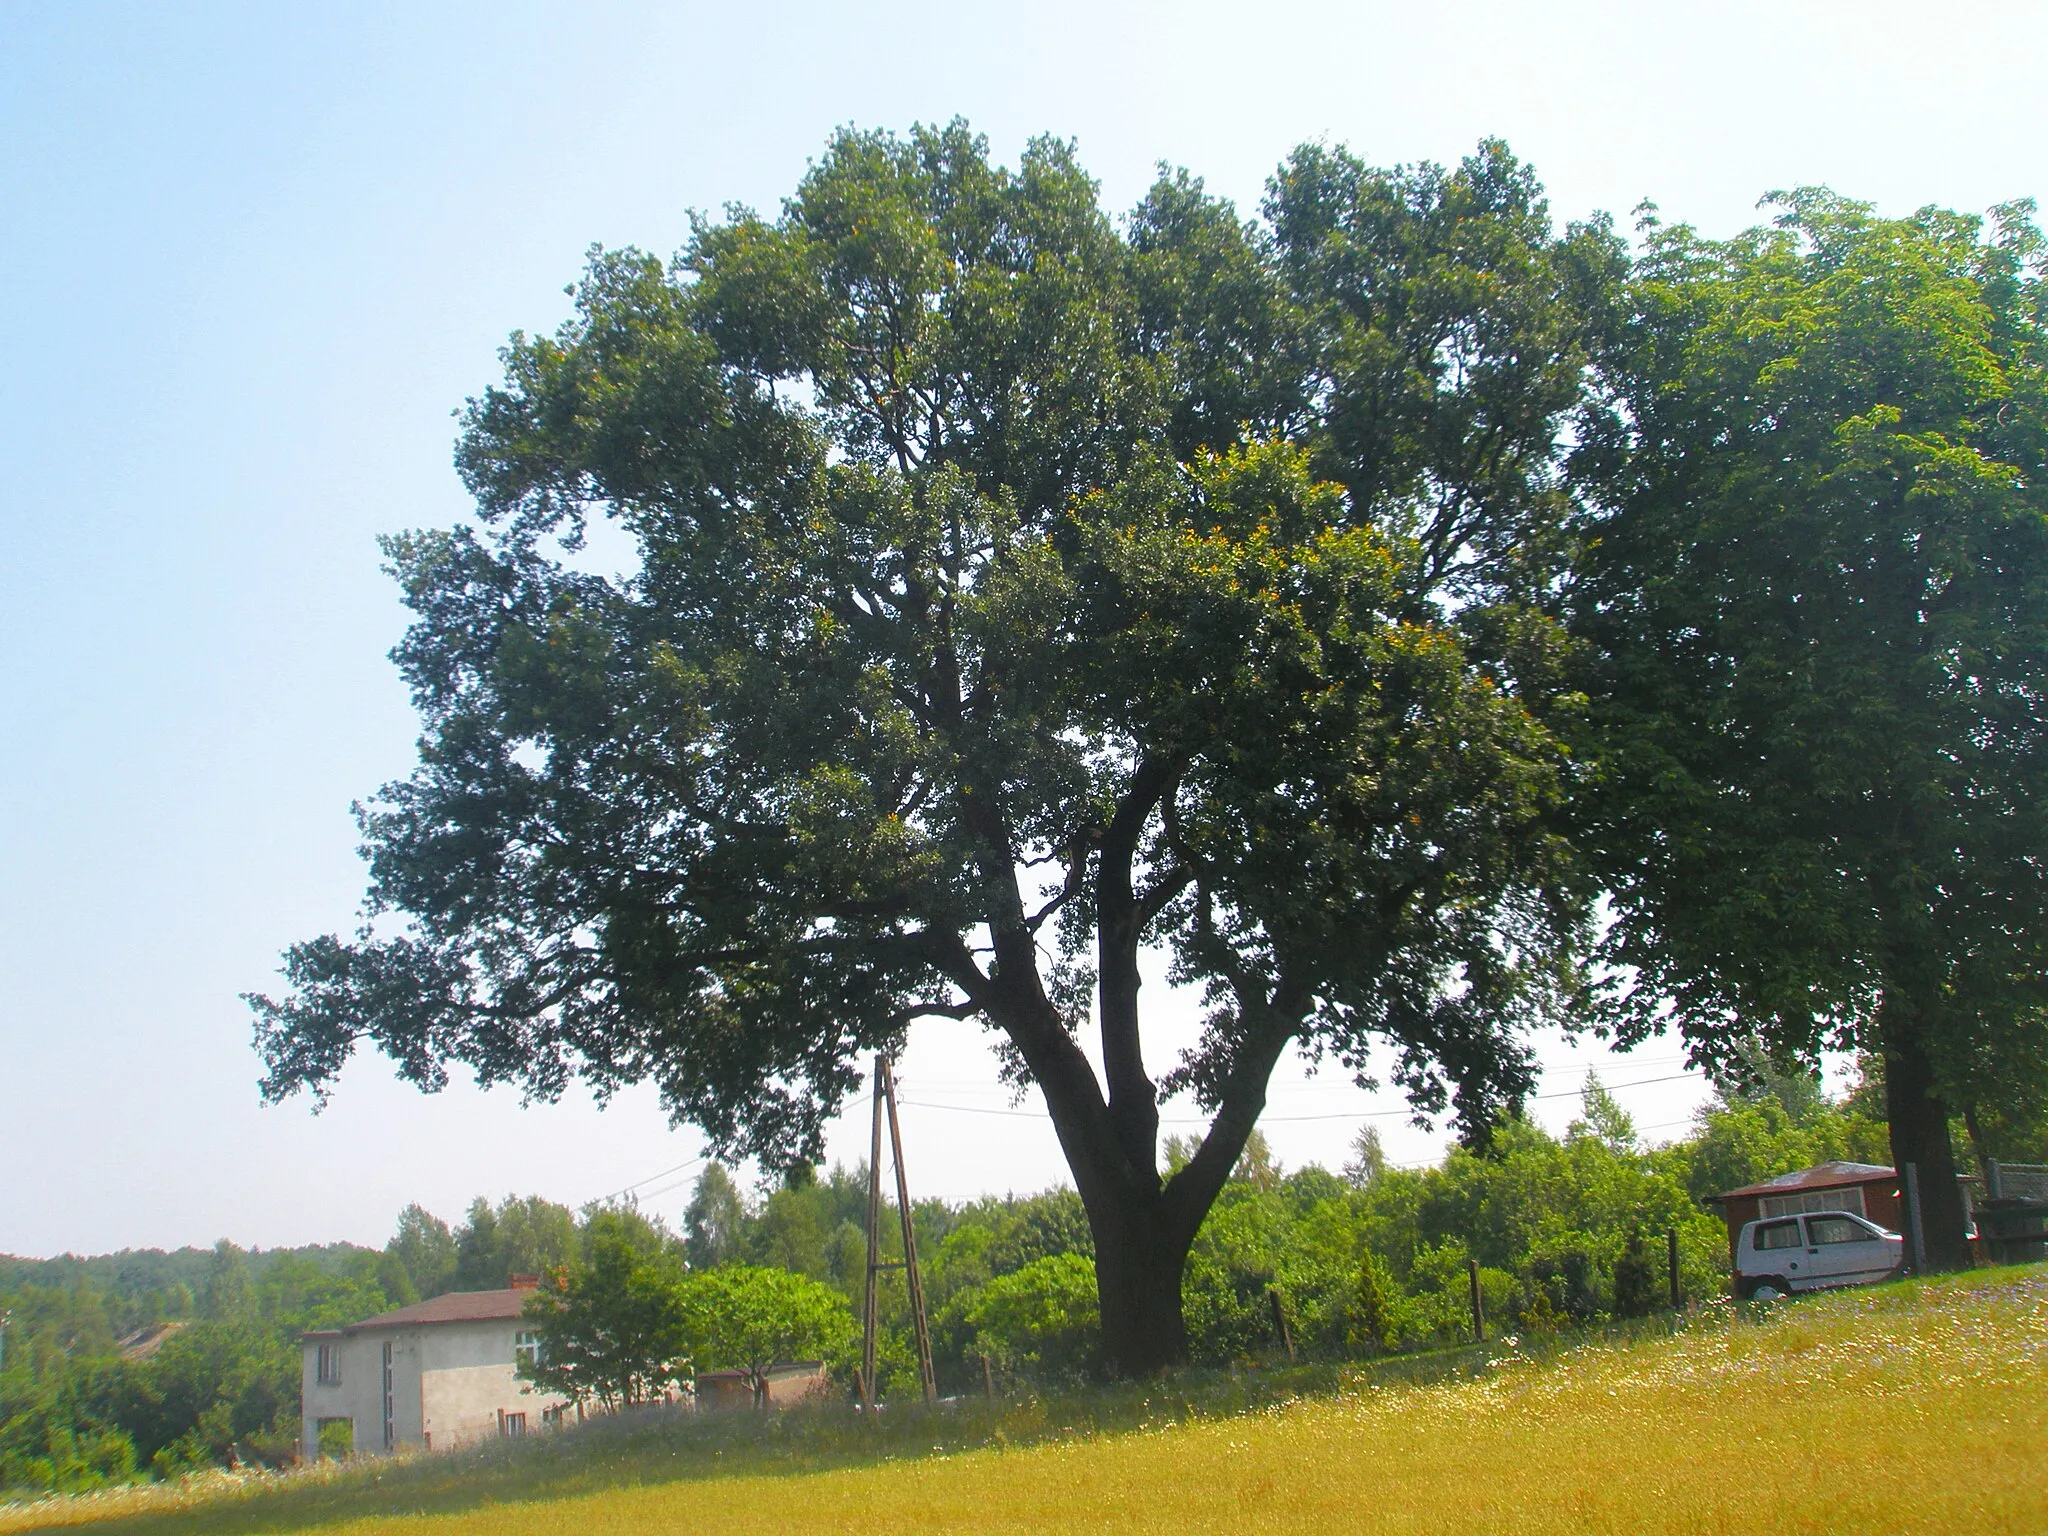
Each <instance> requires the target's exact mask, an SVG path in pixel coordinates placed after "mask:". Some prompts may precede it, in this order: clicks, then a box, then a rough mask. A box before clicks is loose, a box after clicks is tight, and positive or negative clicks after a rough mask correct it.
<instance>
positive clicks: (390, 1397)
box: [384, 1343, 398, 1451]
mask: <svg viewBox="0 0 2048 1536" xmlns="http://www.w3.org/2000/svg"><path fill="white" fill-rule="evenodd" d="M396 1387H397V1375H396V1373H395V1372H394V1371H393V1369H392V1363H391V1346H390V1345H389V1344H388V1343H387V1344H386V1345H385V1346H384V1449H385V1450H387V1451H388V1450H390V1449H391V1448H392V1447H393V1446H394V1445H396V1444H398V1436H397V1430H398V1414H397V1412H396V1409H397V1406H398V1394H397V1392H396V1390H395V1388H396Z"/></svg>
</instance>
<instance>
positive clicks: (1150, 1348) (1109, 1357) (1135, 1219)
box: [1088, 1196, 1193, 1376]
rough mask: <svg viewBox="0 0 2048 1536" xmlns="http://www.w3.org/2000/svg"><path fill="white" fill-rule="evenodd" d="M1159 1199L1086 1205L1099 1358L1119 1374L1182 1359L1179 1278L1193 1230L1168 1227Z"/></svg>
mask: <svg viewBox="0 0 2048 1536" xmlns="http://www.w3.org/2000/svg"><path fill="white" fill-rule="evenodd" d="M1105 1203H1106V1202H1105ZM1165 1207H1166V1201H1165V1200H1164V1199H1163V1198H1162V1197H1159V1196H1155V1197H1154V1198H1153V1199H1151V1200H1144V1199H1142V1198H1140V1199H1138V1200H1133V1201H1120V1202H1114V1203H1113V1204H1112V1206H1111V1208H1110V1209H1106V1210H1103V1209H1098V1205H1097V1204H1091V1205H1089V1207H1088V1225H1089V1228H1090V1230H1091V1231H1092V1232H1093V1233H1094V1237H1095V1294H1096V1297H1097V1299H1098V1300H1099V1302H1100V1303H1101V1307H1102V1350H1103V1355H1104V1356H1105V1360H1104V1363H1105V1364H1106V1365H1107V1366H1108V1367H1109V1369H1110V1371H1111V1372H1112V1373H1113V1374H1115V1375H1118V1376H1148V1375H1151V1374H1152V1373H1154V1372H1156V1371H1162V1370H1165V1369H1166V1368H1168V1367H1169V1366H1175V1365H1180V1364H1182V1363H1183V1362H1184V1361H1186V1359H1187V1354H1188V1334H1187V1325H1186V1323H1185V1322H1184V1321H1183V1320H1182V1317H1181V1308H1180V1281H1181V1273H1182V1271H1183V1270H1184V1269H1185V1268H1186V1266H1187V1258H1188V1249H1189V1247H1190V1246H1191V1245H1192V1238H1193V1234H1191V1233H1190V1234H1187V1235H1185V1236H1184V1235H1182V1234H1180V1233H1179V1232H1178V1231H1176V1230H1174V1227H1175V1225H1176V1224H1175V1223H1172V1222H1171V1221H1170V1220H1169V1217H1168V1212H1167V1210H1166V1209H1165Z"/></svg>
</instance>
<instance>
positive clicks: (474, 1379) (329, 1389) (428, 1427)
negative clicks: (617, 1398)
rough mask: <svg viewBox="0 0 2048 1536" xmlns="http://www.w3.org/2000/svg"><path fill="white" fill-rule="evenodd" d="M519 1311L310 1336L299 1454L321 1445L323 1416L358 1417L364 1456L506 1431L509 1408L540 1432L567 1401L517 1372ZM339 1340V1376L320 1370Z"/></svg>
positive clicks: (309, 1456)
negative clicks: (387, 1381) (387, 1372)
mask: <svg viewBox="0 0 2048 1536" xmlns="http://www.w3.org/2000/svg"><path fill="white" fill-rule="evenodd" d="M524 1326H525V1325H524V1324H522V1323H520V1322H518V1321H516V1320H504V1321H497V1320H493V1321H488V1322H471V1323H429V1324H425V1325H422V1326H418V1327H413V1328H374V1329H369V1330H366V1331H365V1332H362V1333H352V1334H347V1335H345V1336H343V1337H342V1338H340V1339H308V1340H306V1341H305V1343H304V1345H303V1352H304V1359H303V1362H302V1365H301V1374H300V1398H299V1402H300V1411H301V1412H302V1414H303V1415H304V1433H303V1436H302V1439H301V1442H300V1450H301V1454H302V1455H303V1456H304V1457H305V1459H306V1460H308V1461H311V1460H314V1459H315V1458H317V1457H318V1456H319V1454H320V1428H319V1425H320V1420H322V1419H352V1420H353V1421H354V1423H355V1448H356V1453H357V1454H358V1455H379V1454H382V1453H383V1452H385V1451H387V1450H403V1449H406V1448H408V1447H419V1446H425V1447H431V1448H434V1449H444V1448H446V1447H448V1446H453V1445H462V1444H466V1443H468V1442H470V1441H473V1440H480V1439H487V1438H492V1437H495V1436H496V1435H498V1434H499V1433H501V1429H502V1425H503V1416H504V1415H507V1414H524V1415H525V1423H526V1432H527V1433H529V1434H535V1433H538V1432H539V1431H540V1429H541V1427H542V1423H543V1416H544V1414H545V1413H546V1412H547V1410H549V1409H554V1408H562V1407H565V1406H567V1405H568V1401H569V1400H568V1399H567V1398H564V1397H562V1396H560V1395H558V1394H556V1393H551V1392H542V1391H538V1390H536V1389H535V1388H534V1387H533V1386H532V1385H530V1384H529V1383H526V1382H523V1381H521V1380H519V1377H518V1373H517V1370H516V1368H515V1363H514V1359H513V1352H512V1344H513V1335H514V1334H516V1333H517V1332H519V1330H520V1329H521V1328H522V1327H524ZM323 1343H325V1344H338V1345H339V1346H340V1348H341V1364H342V1372H341V1377H342V1379H341V1381H340V1382H339V1383H338V1384H322V1383H321V1382H319V1381H318V1380H317V1379H316V1375H317V1369H318V1361H319V1346H320V1345H321V1344H323ZM386 1344H389V1345H390V1346H391V1376H392V1382H391V1385H392V1392H391V1443H390V1444H389V1445H386V1444H385V1437H384V1428H385V1426H384V1346H385V1345H386Z"/></svg>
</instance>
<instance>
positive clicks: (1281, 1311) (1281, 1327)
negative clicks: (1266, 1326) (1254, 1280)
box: [1266, 1285, 1294, 1365]
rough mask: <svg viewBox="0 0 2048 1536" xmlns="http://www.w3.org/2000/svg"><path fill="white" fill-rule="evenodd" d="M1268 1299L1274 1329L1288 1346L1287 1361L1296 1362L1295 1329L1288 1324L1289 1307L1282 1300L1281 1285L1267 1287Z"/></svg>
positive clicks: (1290, 1363) (1281, 1340)
mask: <svg viewBox="0 0 2048 1536" xmlns="http://www.w3.org/2000/svg"><path fill="white" fill-rule="evenodd" d="M1266 1301H1267V1303H1268V1305H1270V1306H1271V1307H1272V1309H1273V1331H1274V1332H1275V1333H1277V1334H1279V1335H1280V1342H1281V1343H1282V1344H1284V1345H1286V1346H1287V1363H1288V1364H1289V1365H1292V1364H1294V1330H1293V1329H1291V1328H1289V1327H1288V1326H1287V1309H1286V1307H1284V1306H1282V1305H1281V1302H1280V1287H1279V1286H1277V1285H1269V1286H1267V1287H1266Z"/></svg>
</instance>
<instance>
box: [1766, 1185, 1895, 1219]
mask: <svg viewBox="0 0 2048 1536" xmlns="http://www.w3.org/2000/svg"><path fill="white" fill-rule="evenodd" d="M1807 1211H1847V1212H1849V1213H1850V1214H1851V1215H1854V1216H1868V1215H1869V1214H1870V1213H1869V1212H1868V1211H1867V1210H1865V1209H1864V1208H1863V1186H1862V1185H1860V1184H1856V1185H1851V1186H1850V1187H1849V1188H1847V1189H1823V1190H1818V1191H1816V1192H1814V1193H1812V1194H1803V1195H1765V1196H1764V1197H1763V1198H1762V1199H1760V1200H1759V1201H1757V1203H1756V1213H1757V1215H1759V1216H1799V1215H1803V1214H1804V1213H1806V1212H1807Z"/></svg>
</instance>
